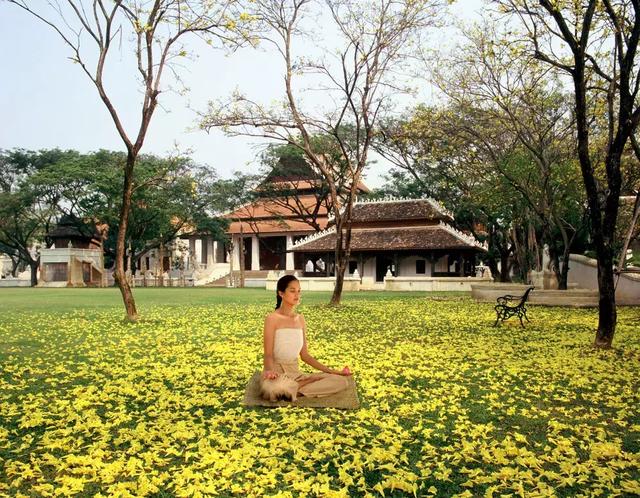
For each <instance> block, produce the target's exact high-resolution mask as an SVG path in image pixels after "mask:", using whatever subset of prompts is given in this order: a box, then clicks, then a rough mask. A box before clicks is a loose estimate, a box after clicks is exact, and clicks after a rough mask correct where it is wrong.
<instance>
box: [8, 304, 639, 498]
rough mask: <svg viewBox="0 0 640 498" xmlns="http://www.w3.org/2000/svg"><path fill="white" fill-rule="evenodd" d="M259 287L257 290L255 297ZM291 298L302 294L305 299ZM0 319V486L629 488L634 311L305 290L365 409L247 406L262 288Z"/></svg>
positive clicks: (35, 489)
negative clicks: (132, 311)
mask: <svg viewBox="0 0 640 498" xmlns="http://www.w3.org/2000/svg"><path fill="white" fill-rule="evenodd" d="M265 296H266V294H265ZM303 300H304V297H303ZM251 301H252V303H246V304H245V303H236V304H217V305H216V304H208V305H194V306H151V307H147V308H145V309H144V310H143V313H142V321H141V322H140V323H138V324H134V325H132V324H126V323H124V322H122V320H121V316H122V310H121V309H120V308H114V307H111V308H91V309H87V310H85V311H69V312H64V313H55V312H49V313H47V312H44V311H42V310H37V311H32V312H29V311H25V310H24V309H23V310H18V311H13V312H12V311H6V310H5V311H4V312H3V314H2V315H0V408H1V410H0V495H2V496H4V495H9V496H20V495H24V496H76V495H77V496H158V497H161V496H162V497H164V496H282V497H284V496H326V497H332V496H335V497H338V496H340V497H348V496H367V495H369V496H383V495H384V496H453V495H458V496H465V497H476V496H480V497H481V496H487V497H490V496H501V495H507V496H509V495H510V496H526V497H534V496H635V495H638V494H640V484H639V482H640V415H639V407H640V393H639V382H640V310H639V309H637V308H621V309H620V310H619V326H618V331H617V334H616V338H615V341H614V346H615V348H614V350H612V351H597V350H594V349H593V348H592V347H591V344H592V342H593V337H594V330H595V326H596V323H597V312H596V311H595V310H574V309H560V308H555V309H554V308H543V307H532V308H531V309H530V312H529V316H530V318H531V320H532V322H531V323H530V324H528V325H527V328H526V329H524V330H522V329H520V327H519V324H517V321H513V320H512V321H511V322H507V324H505V325H504V326H503V327H501V328H495V329H494V328H492V326H491V325H492V324H493V317H494V313H493V309H492V306H491V305H490V304H476V303H474V302H473V301H471V300H470V299H469V298H467V297H451V298H440V299H429V298H428V297H425V296H420V297H398V296H395V297H394V295H393V294H390V295H388V297H385V298H378V299H375V300H374V299H361V300H348V299H345V304H344V305H343V306H342V307H340V308H338V309H332V308H327V307H326V306H324V305H321V304H303V305H302V306H301V308H300V311H302V312H303V313H304V314H305V317H306V320H307V326H308V339H309V344H310V349H311V351H312V353H314V354H315V355H316V356H317V357H318V358H319V359H320V360H321V361H323V362H325V363H326V364H330V365H332V366H334V367H341V366H343V365H346V364H348V365H349V366H350V367H351V368H352V370H353V371H354V372H355V375H356V381H357V383H358V386H359V394H360V397H361V402H362V407H361V409H359V410H356V411H341V410H335V409H316V410H314V409H298V408H282V409H280V408H278V409H255V408H245V407H243V406H242V404H241V401H242V397H243V392H244V388H245V385H246V383H247V381H248V379H249V377H250V376H251V374H252V372H254V371H255V370H258V369H259V368H260V367H261V348H262V342H261V341H262V337H261V326H262V319H263V317H264V315H265V314H266V313H267V312H268V311H269V310H270V309H271V295H270V294H269V299H267V298H266V297H265V299H263V300H262V302H255V301H254V300H251Z"/></svg>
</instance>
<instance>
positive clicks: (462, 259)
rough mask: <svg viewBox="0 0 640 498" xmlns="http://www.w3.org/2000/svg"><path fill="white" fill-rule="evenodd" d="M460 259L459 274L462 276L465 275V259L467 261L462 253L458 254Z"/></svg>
mask: <svg viewBox="0 0 640 498" xmlns="http://www.w3.org/2000/svg"><path fill="white" fill-rule="evenodd" d="M458 261H459V262H460V271H459V272H458V274H459V275H460V276H461V277H464V261H465V257H464V254H460V255H459V256H458Z"/></svg>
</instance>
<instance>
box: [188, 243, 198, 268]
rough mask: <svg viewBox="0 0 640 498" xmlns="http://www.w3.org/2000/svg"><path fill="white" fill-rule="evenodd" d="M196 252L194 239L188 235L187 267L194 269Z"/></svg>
mask: <svg viewBox="0 0 640 498" xmlns="http://www.w3.org/2000/svg"><path fill="white" fill-rule="evenodd" d="M195 254H196V239H194V238H193V237H189V256H188V258H189V269H190V270H194V269H195V268H196V262H195V261H194V260H195Z"/></svg>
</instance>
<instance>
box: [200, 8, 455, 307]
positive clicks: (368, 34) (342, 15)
mask: <svg viewBox="0 0 640 498" xmlns="http://www.w3.org/2000/svg"><path fill="white" fill-rule="evenodd" d="M445 3H446V2H444V1H442V2H441V1H435V2H433V1H432V2H427V1H422V0H419V1H396V0H381V1H380V2H376V3H375V4H373V3H371V2H366V1H333V0H329V1H327V2H326V8H327V14H328V15H329V16H330V22H329V23H327V25H325V26H323V29H324V30H325V32H329V33H331V35H333V32H332V31H334V30H335V31H336V32H337V33H336V34H335V36H334V37H333V38H334V39H335V41H336V48H335V53H336V54H337V55H336V58H335V59H333V60H330V59H329V57H330V52H329V51H328V50H326V51H325V52H324V53H323V57H322V58H321V60H318V61H313V60H311V57H305V58H298V59H296V57H295V54H294V50H296V49H297V46H296V45H295V43H294V42H295V41H298V40H299V38H301V35H302V34H303V32H304V29H305V25H304V22H303V21H304V20H305V15H306V14H308V10H309V9H310V8H311V7H312V6H313V4H314V3H313V2H311V0H288V1H280V0H278V1H276V0H257V1H256V2H255V5H256V13H255V14H256V16H257V17H258V18H260V19H261V20H262V21H263V22H264V25H265V27H266V30H265V32H264V33H262V34H261V40H262V41H263V42H264V43H266V44H268V45H270V46H272V47H274V48H275V50H276V51H277V52H278V53H279V54H280V56H281V57H282V61H283V63H284V93H285V97H284V100H283V102H282V103H281V104H280V105H277V106H273V107H271V108H266V107H264V106H262V105H260V104H258V103H257V102H254V101H253V100H251V99H249V98H247V97H245V96H243V95H240V94H238V95H235V96H234V98H233V100H232V102H231V103H228V102H218V103H212V104H210V106H209V111H208V113H207V115H206V116H204V117H203V120H202V126H203V127H204V128H205V129H209V128H212V127H221V128H223V129H225V130H226V131H227V132H228V133H229V134H231V135H234V134H241V135H247V136H258V137H264V138H269V139H275V140H277V141H279V142H284V143H286V144H289V145H291V146H294V147H298V148H300V150H302V151H303V153H304V155H305V157H306V158H307V160H308V162H309V164H310V165H311V166H312V167H313V168H315V169H316V171H318V172H319V173H320V174H321V175H322V177H323V179H324V181H325V182H326V184H327V187H328V189H329V199H330V202H331V211H332V214H333V216H334V219H335V231H336V246H335V252H334V254H335V265H336V271H335V274H336V283H335V287H334V292H333V295H332V297H331V304H333V305H337V304H339V303H340V299H341V295H342V287H343V281H344V272H345V269H346V266H347V262H348V260H349V255H350V251H351V246H350V242H351V224H350V220H351V212H352V208H353V203H354V201H355V196H356V193H357V190H358V184H359V183H360V179H361V177H362V174H363V171H364V169H365V167H366V166H367V163H368V159H369V151H370V147H371V142H372V140H373V137H374V135H375V133H376V126H377V122H378V119H379V118H380V117H381V116H382V115H384V113H385V112H387V111H388V110H389V106H390V105H391V103H392V101H391V98H392V96H393V94H397V93H400V92H403V91H405V89H404V88H402V85H401V83H400V75H401V73H402V70H403V65H404V64H405V63H406V62H407V61H408V60H409V58H410V57H411V56H412V55H413V52H414V51H415V50H416V44H417V43H418V40H419V38H420V36H421V34H422V32H423V30H424V28H426V27H428V26H433V25H434V24H436V22H437V20H438V12H439V11H441V9H442V7H444V5H445ZM307 53H308V51H307ZM305 73H306V74H307V75H312V76H313V77H315V78H316V80H315V81H316V82H318V81H320V83H317V88H319V89H322V90H323V92H325V94H326V95H327V96H328V97H329V98H331V100H332V104H331V106H332V108H331V109H330V110H329V111H328V112H324V113H318V112H315V113H314V112H313V111H312V110H310V109H307V108H305V105H304V100H303V97H302V96H301V95H300V91H299V90H298V89H297V88H295V87H294V80H296V81H297V79H296V77H297V76H299V75H304V74H305ZM316 135H322V136H325V137H327V139H328V140H330V142H331V147H330V148H331V149H332V150H337V151H339V157H340V160H339V161H338V162H335V161H334V160H333V159H332V158H331V157H327V155H326V154H324V153H323V152H319V151H317V150H316V149H315V148H314V144H313V137H314V136H316ZM345 169H346V175H347V176H348V178H349V185H348V188H347V189H346V191H345V193H344V197H342V198H341V196H340V192H339V185H338V183H339V181H338V179H339V178H341V177H342V176H343V175H344V172H345V171H344V170H345Z"/></svg>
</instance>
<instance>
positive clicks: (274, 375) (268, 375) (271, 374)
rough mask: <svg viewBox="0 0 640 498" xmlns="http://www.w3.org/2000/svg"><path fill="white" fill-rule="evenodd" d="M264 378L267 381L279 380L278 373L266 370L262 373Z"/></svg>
mask: <svg viewBox="0 0 640 498" xmlns="http://www.w3.org/2000/svg"><path fill="white" fill-rule="evenodd" d="M262 378H263V379H265V380H273V379H277V378H278V372H274V371H273V370H265V371H264V372H263V373H262Z"/></svg>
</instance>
